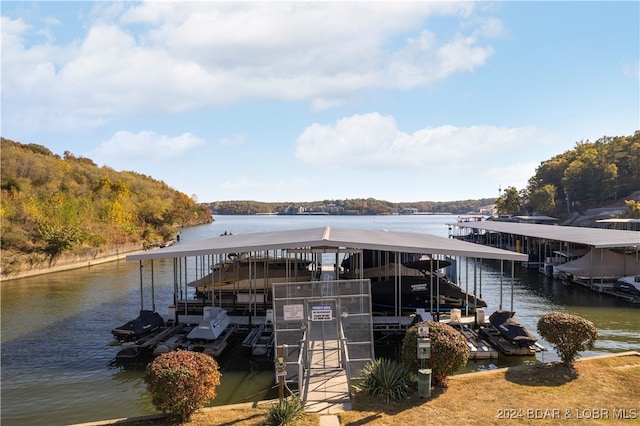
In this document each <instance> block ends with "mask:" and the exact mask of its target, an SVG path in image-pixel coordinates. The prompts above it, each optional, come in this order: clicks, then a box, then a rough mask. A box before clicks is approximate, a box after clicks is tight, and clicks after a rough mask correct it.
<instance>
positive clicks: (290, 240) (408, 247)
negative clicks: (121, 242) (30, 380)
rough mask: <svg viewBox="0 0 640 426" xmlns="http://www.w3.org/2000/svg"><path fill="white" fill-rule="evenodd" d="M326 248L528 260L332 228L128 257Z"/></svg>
mask: <svg viewBox="0 0 640 426" xmlns="http://www.w3.org/2000/svg"><path fill="white" fill-rule="evenodd" d="M322 247H326V248H334V249H371V250H382V251H394V252H402V253H424V254H443V255H449V256H465V257H477V258H482V259H497V260H516V261H526V260H527V255H525V254H520V253H515V252H511V251H507V250H501V249H497V248H494V247H487V246H483V245H479V244H473V243H468V242H465V241H459V240H456V239H453V238H443V237H438V236H435V235H431V234H424V233H416V232H400V231H386V230H377V231H372V230H362V229H344V228H332V227H325V228H310V229H297V230H289V231H272V232H260V233H251V234H238V235H225V236H220V237H214V238H209V239H206V240H201V241H194V242H188V243H177V244H174V245H172V246H170V247H165V248H162V249H159V250H153V251H146V252H140V253H136V254H131V255H128V256H127V260H146V259H170V258H180V257H190V256H202V255H209V254H225V253H240V252H252V251H261V250H276V249H302V248H322Z"/></svg>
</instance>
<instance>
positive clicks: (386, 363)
mask: <svg viewBox="0 0 640 426" xmlns="http://www.w3.org/2000/svg"><path fill="white" fill-rule="evenodd" d="M362 375H363V381H362V384H361V385H360V388H361V389H362V390H364V391H367V392H369V393H370V394H372V395H384V396H385V397H386V399H387V404H388V403H389V400H391V399H392V400H394V401H397V400H399V399H402V398H406V397H407V395H408V394H407V389H408V388H409V385H408V383H409V370H407V368H406V367H405V366H404V365H403V364H401V363H399V362H396V361H392V360H388V359H384V358H380V359H376V360H373V361H371V362H370V363H369V364H367V365H366V366H365V367H364V368H363V369H362Z"/></svg>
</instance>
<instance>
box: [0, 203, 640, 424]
mask: <svg viewBox="0 0 640 426" xmlns="http://www.w3.org/2000/svg"><path fill="white" fill-rule="evenodd" d="M452 221H455V216H426V215H425V216H422V215H420V216H216V217H215V222H213V223H211V224H208V225H203V226H199V227H194V228H188V229H184V230H182V232H181V241H182V242H186V241H196V240H201V239H204V238H210V237H214V236H218V235H220V234H221V233H223V232H225V231H227V232H233V233H249V232H262V231H274V230H285V229H303V228H314V227H324V226H333V227H342V228H357V229H388V230H398V231H411V232H424V233H429V234H434V235H439V236H442V237H447V236H448V228H447V225H446V224H447V223H449V222H452ZM172 264H173V263H172V262H171V261H163V262H158V261H156V262H154V277H155V289H156V292H155V300H156V308H157V309H158V311H160V312H161V313H165V312H166V311H165V309H166V307H167V306H169V305H170V304H171V301H172V292H173V274H172ZM481 269H482V272H481V274H482V296H483V298H484V299H485V300H486V301H487V303H488V305H489V306H488V308H487V312H488V313H490V312H493V311H494V310H495V309H497V308H498V305H499V303H500V284H499V283H500V278H499V275H500V273H499V271H500V267H499V264H496V263H490V262H485V263H483V265H482V268H481ZM461 270H462V276H461V277H460V282H464V280H465V277H464V274H465V267H464V266H462V268H461ZM469 271H470V274H472V271H473V267H472V266H470V267H469ZM143 273H144V274H148V273H149V271H148V270H145V269H144V268H143ZM506 275H507V277H506V278H505V279H503V283H504V288H503V291H504V292H503V307H504V308H506V309H508V308H510V301H511V283H510V273H507V274H506ZM139 277H140V269H139V268H138V263H137V262H127V261H124V260H123V261H118V262H112V263H108V264H104V265H97V266H93V267H91V268H85V269H79V270H74V271H68V272H60V273H55V274H48V275H42V276H39V277H32V278H25V279H21V280H14V281H8V282H3V283H2V295H1V296H2V298H1V308H2V336H1V339H2V340H1V341H2V348H1V359H2V385H1V386H2V389H1V391H2V395H1V404H2V410H1V411H2V417H1V423H2V424H3V425H5V426H8V425H26V424H29V425H65V424H73V423H82V422H90V421H98V420H104V419H112V418H119V417H127V416H139V415H146V414H153V413H156V411H155V409H154V408H153V406H152V405H151V401H150V398H149V395H148V394H147V392H146V387H145V384H144V380H143V371H142V370H139V369H138V370H136V369H127V370H122V369H120V368H116V367H112V366H110V362H111V361H112V360H113V358H114V356H115V354H116V353H117V351H118V347H113V346H109V345H108V343H109V342H110V340H111V333H110V331H111V329H112V328H114V327H116V326H119V325H121V324H123V323H124V322H126V321H128V320H130V319H131V318H133V317H134V316H135V315H136V314H137V312H138V310H139V309H140V297H139V291H140V287H139V285H140V280H139ZM145 279H148V278H145ZM513 300H514V310H515V311H516V317H517V318H518V320H520V322H522V323H523V324H524V325H525V326H526V327H527V328H528V329H529V330H530V331H532V332H534V334H535V330H536V323H537V320H538V318H539V317H540V315H542V314H544V313H547V312H552V311H562V312H568V313H573V314H577V315H580V316H582V317H584V318H586V319H588V320H590V321H592V322H593V323H594V324H595V325H596V327H597V328H598V330H599V332H600V338H599V340H598V341H597V343H596V348H595V349H594V350H593V351H590V352H586V353H583V356H590V355H596V354H603V353H611V352H620V351H627V350H638V349H640V309H639V308H638V307H632V306H630V305H628V304H627V303H624V302H621V301H618V300H616V299H614V298H612V297H609V296H605V295H599V294H597V293H594V292H591V291H589V290H587V289H585V288H582V287H579V286H576V285H566V284H563V283H562V282H561V281H558V280H554V279H551V278H548V277H546V276H544V275H542V274H539V273H538V272H536V271H527V270H522V269H521V268H520V267H516V270H515V280H514V282H513ZM145 303H147V305H146V306H145V307H147V308H148V307H149V305H148V303H149V302H148V300H147V299H145ZM542 343H543V345H545V346H547V347H549V348H550V349H551V347H550V345H548V344H547V343H546V342H544V341H542ZM239 349H240V348H239ZM239 349H235V351H238V350H239ZM555 360H557V356H556V354H555V352H554V351H553V350H550V351H548V352H542V353H539V354H538V355H536V357H524V358H521V357H510V358H500V359H499V360H498V361H496V360H492V361H490V362H488V361H483V362H470V363H469V366H468V367H467V370H468V371H473V370H481V369H487V368H493V367H495V366H496V365H497V366H499V367H502V366H506V365H512V364H523V363H533V362H541V361H555ZM220 363H221V364H222V365H223V368H222V384H221V385H220V387H219V388H218V397H217V398H216V399H215V401H214V405H222V404H228V403H236V402H244V401H254V400H259V399H264V398H270V397H273V396H275V395H276V394H275V393H274V392H273V390H269V388H270V387H271V386H272V384H273V372H272V370H270V368H271V366H270V365H258V364H255V363H252V362H251V361H250V360H249V359H247V357H244V356H241V354H239V353H236V352H233V351H230V352H228V353H226V354H225V355H223V357H222V359H221V360H220ZM491 363H493V364H495V365H491Z"/></svg>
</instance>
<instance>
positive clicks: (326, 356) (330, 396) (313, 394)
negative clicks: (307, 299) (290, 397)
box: [302, 327, 351, 414]
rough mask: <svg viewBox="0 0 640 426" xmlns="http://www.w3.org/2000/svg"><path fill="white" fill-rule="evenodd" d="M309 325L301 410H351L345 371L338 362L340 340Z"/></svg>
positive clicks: (321, 411)
mask: <svg viewBox="0 0 640 426" xmlns="http://www.w3.org/2000/svg"><path fill="white" fill-rule="evenodd" d="M328 328H329V330H327V329H325V328H324V327H311V329H310V333H309V348H308V359H309V368H308V370H307V377H306V379H305V382H304V388H303V390H302V399H303V400H304V401H305V411H306V412H309V413H319V414H335V413H339V412H342V411H348V410H351V396H350V392H349V385H348V381H347V373H346V372H345V370H344V368H343V366H342V365H341V364H340V342H339V341H338V339H337V333H335V335H334V332H333V330H332V329H331V327H328Z"/></svg>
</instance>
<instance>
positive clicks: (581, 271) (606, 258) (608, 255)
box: [556, 249, 640, 279]
mask: <svg viewBox="0 0 640 426" xmlns="http://www.w3.org/2000/svg"><path fill="white" fill-rule="evenodd" d="M638 268H640V265H638V261H637V260H636V256H635V255H631V254H627V255H625V254H622V253H618V252H615V251H613V250H609V249H591V251H590V252H589V253H587V254H585V255H584V256H582V257H580V258H578V259H576V260H572V261H570V262H567V263H563V264H562V265H558V266H557V267H556V269H558V271H560V272H564V273H566V274H571V275H573V276H574V277H575V278H595V279H599V278H619V277H624V276H628V275H635V274H637V273H638Z"/></svg>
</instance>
